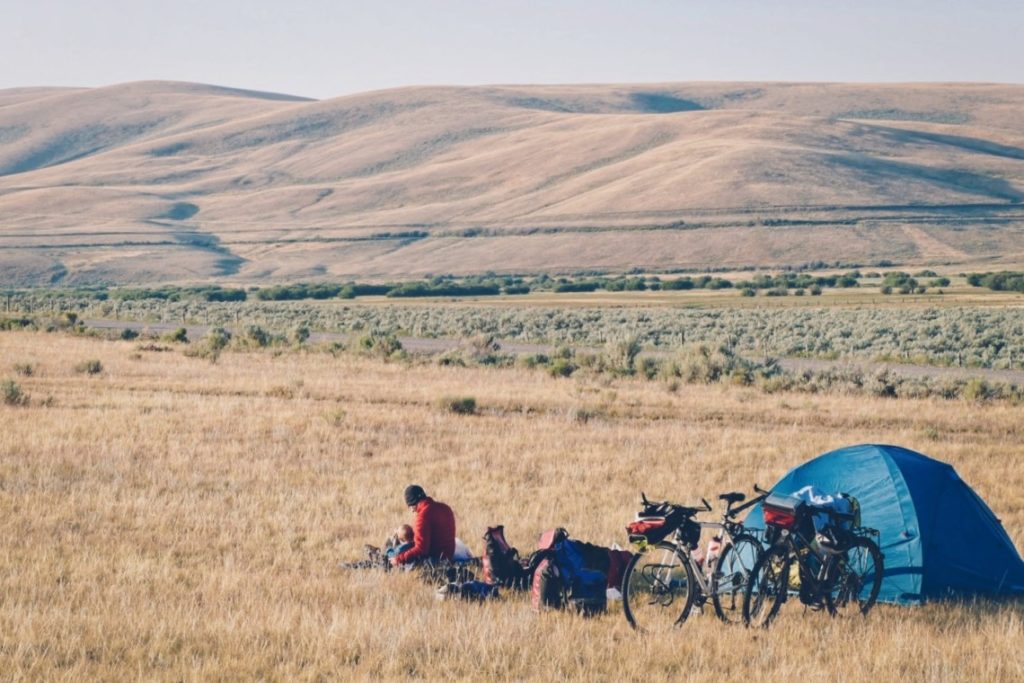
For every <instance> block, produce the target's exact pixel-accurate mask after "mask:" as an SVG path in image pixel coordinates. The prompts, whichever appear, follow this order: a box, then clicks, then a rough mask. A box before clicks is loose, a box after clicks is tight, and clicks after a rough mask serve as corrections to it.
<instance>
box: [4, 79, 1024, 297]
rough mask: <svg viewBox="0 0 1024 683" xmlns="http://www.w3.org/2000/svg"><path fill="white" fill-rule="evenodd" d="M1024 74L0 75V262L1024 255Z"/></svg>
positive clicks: (125, 268)
mask: <svg viewBox="0 0 1024 683" xmlns="http://www.w3.org/2000/svg"><path fill="white" fill-rule="evenodd" d="M1022 113H1024V86H1013V85H988V84H908V85H901V84H897V85H848V84H786V83H692V84H656V85H593V86H590V85H587V86H492V87H417V88H404V89H398V90H388V91H380V92H372V93H365V94H360V95H354V96H348V97H340V98H336V99H331V100H326V101H313V100H306V99H303V98H297V97H290V96H286V95H277V94H271V93H259V92H252V91H244V90H235V89H230V88H221V87H214V86H207V85H198V84H187V83H170V82H141V83H129V84H124V85H118V86H111V87H105V88H95V89H68V88H30V89H17V90H7V91H0V282H2V283H5V284H45V283H51V282H60V283H67V284H72V283H94V282H105V283H122V282H157V281H182V282H184V281H204V280H218V281H236V282H256V281H267V280H288V279H315V278H331V279H340V278H347V277H357V278H361V279H372V278H391V277H401V276H417V275H423V274H426V273H472V272H483V271H488V270H496V271H517V272H524V271H528V272H535V271H542V270H543V271H567V270H581V269H607V270H625V269H629V268H634V267H643V268H655V269H670V268H705V267H723V266H724V267H736V266H744V265H766V266H772V265H786V264H800V263H806V262H810V261H818V260H821V261H828V262H832V261H837V260H840V261H845V262H858V263H873V262H877V261H880V260H883V259H885V260H889V261H892V262H895V263H915V264H940V263H956V264H968V263H970V264H985V265H988V266H991V267H995V264H998V263H999V262H1001V261H1002V262H1020V261H1022V260H1024V116H1022V115H1021V114H1022Z"/></svg>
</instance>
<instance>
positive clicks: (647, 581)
mask: <svg viewBox="0 0 1024 683" xmlns="http://www.w3.org/2000/svg"><path fill="white" fill-rule="evenodd" d="M622 588H623V591H622V607H623V610H624V611H625V613H626V619H627V620H629V623H630V624H631V625H632V626H633V628H635V629H637V630H639V631H644V632H647V633H659V632H668V631H671V630H672V629H673V628H676V627H678V626H679V625H680V624H682V623H683V621H685V620H686V617H687V616H689V613H690V607H691V606H692V605H693V598H694V593H695V592H696V590H697V587H696V584H695V583H694V580H693V576H692V575H691V570H690V566H689V564H688V563H687V561H686V558H685V557H684V556H683V554H682V553H681V552H679V551H678V550H676V548H675V547H674V546H672V545H669V544H660V545H658V546H656V547H654V548H651V549H650V550H648V551H647V552H645V553H639V554H637V555H635V556H634V557H633V559H632V560H631V561H630V563H629V566H628V567H627V568H626V574H625V576H624V577H623V582H622Z"/></svg>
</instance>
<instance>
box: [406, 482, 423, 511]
mask: <svg viewBox="0 0 1024 683" xmlns="http://www.w3.org/2000/svg"><path fill="white" fill-rule="evenodd" d="M426 497H427V494H426V493H425V492H424V491H423V487H422V486H420V485H419V484H412V485H411V486H406V487H405V504H406V505H408V506H409V507H412V506H413V505H415V504H416V503H418V502H420V501H421V500H423V499H424V498H426Z"/></svg>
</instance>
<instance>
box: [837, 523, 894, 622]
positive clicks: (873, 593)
mask: <svg viewBox="0 0 1024 683" xmlns="http://www.w3.org/2000/svg"><path fill="white" fill-rule="evenodd" d="M883 571H884V567H883V564H882V552H881V551H880V550H879V549H878V546H877V545H876V544H875V542H874V541H872V540H870V539H867V538H858V539H856V540H855V541H854V543H853V545H852V546H851V547H850V549H849V550H847V551H846V553H845V555H844V559H843V560H841V563H840V566H839V573H838V576H837V580H836V585H835V586H834V587H833V588H832V590H831V591H830V592H829V593H827V594H826V595H825V601H826V604H827V606H828V610H829V612H830V613H831V614H833V615H835V616H855V615H866V614H867V613H868V612H869V611H870V610H871V608H872V607H874V605H875V601H876V600H877V599H878V591H879V589H881V587H882V573H883Z"/></svg>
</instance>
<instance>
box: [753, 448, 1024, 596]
mask: <svg viewBox="0 0 1024 683" xmlns="http://www.w3.org/2000/svg"><path fill="white" fill-rule="evenodd" d="M808 485H813V486H815V487H817V488H818V489H820V490H822V491H825V492H828V493H832V492H837V491H843V492H846V493H849V494H852V495H853V496H855V497H856V498H857V499H858V500H859V501H860V505H861V518H862V519H861V521H862V524H863V525H864V526H866V527H872V528H875V529H878V531H879V532H880V536H879V539H878V540H879V545H880V546H881V548H882V553H883V554H884V556H885V578H884V580H883V581H882V590H881V593H880V594H879V598H878V599H879V600H882V601H886V602H897V603H902V604H908V603H918V602H922V601H924V600H931V599H936V598H943V597H949V596H954V595H1011V594H1015V593H1016V594H1021V593H1024V561H1022V560H1021V558H1020V555H1019V554H1018V553H1017V549H1016V548H1014V546H1013V541H1011V540H1010V537H1009V536H1008V535H1007V534H1006V531H1005V530H1004V529H1003V526H1002V524H1001V523H1000V522H999V520H998V519H997V518H996V516H995V515H994V514H992V511H991V510H990V509H989V507H988V506H987V505H986V504H985V502H984V501H983V500H982V499H981V498H979V497H978V494H976V493H975V492H974V491H973V490H972V489H971V487H970V486H968V485H967V484H965V483H964V481H963V480H962V479H961V478H960V477H959V476H957V473H956V472H955V471H954V470H953V467H952V466H951V465H948V464H946V463H944V462H939V461H938V460H933V459H931V458H929V457H927V456H924V455H921V454H920V453H915V452H914V451H911V450H907V449H906V448H900V447H898V446H879V445H870V444H869V445H862V446H850V447H849V448H841V449H839V450H836V451H832V452H830V453H826V454H824V455H822V456H819V457H817V458H815V459H814V460H811V461H809V462H806V463H804V464H803V465H800V466H799V467H797V468H795V469H793V470H791V471H790V472H789V473H788V474H787V475H786V476H784V477H783V478H782V479H781V480H780V481H779V483H777V484H776V485H775V486H774V487H773V490H774V491H777V492H779V493H783V494H791V493H795V492H796V491H797V490H799V489H801V488H802V487H804V486H808ZM747 524H749V525H750V526H753V527H759V526H762V525H763V517H762V514H761V509H760V506H756V507H754V508H751V512H750V515H749V516H748V518H747Z"/></svg>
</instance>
